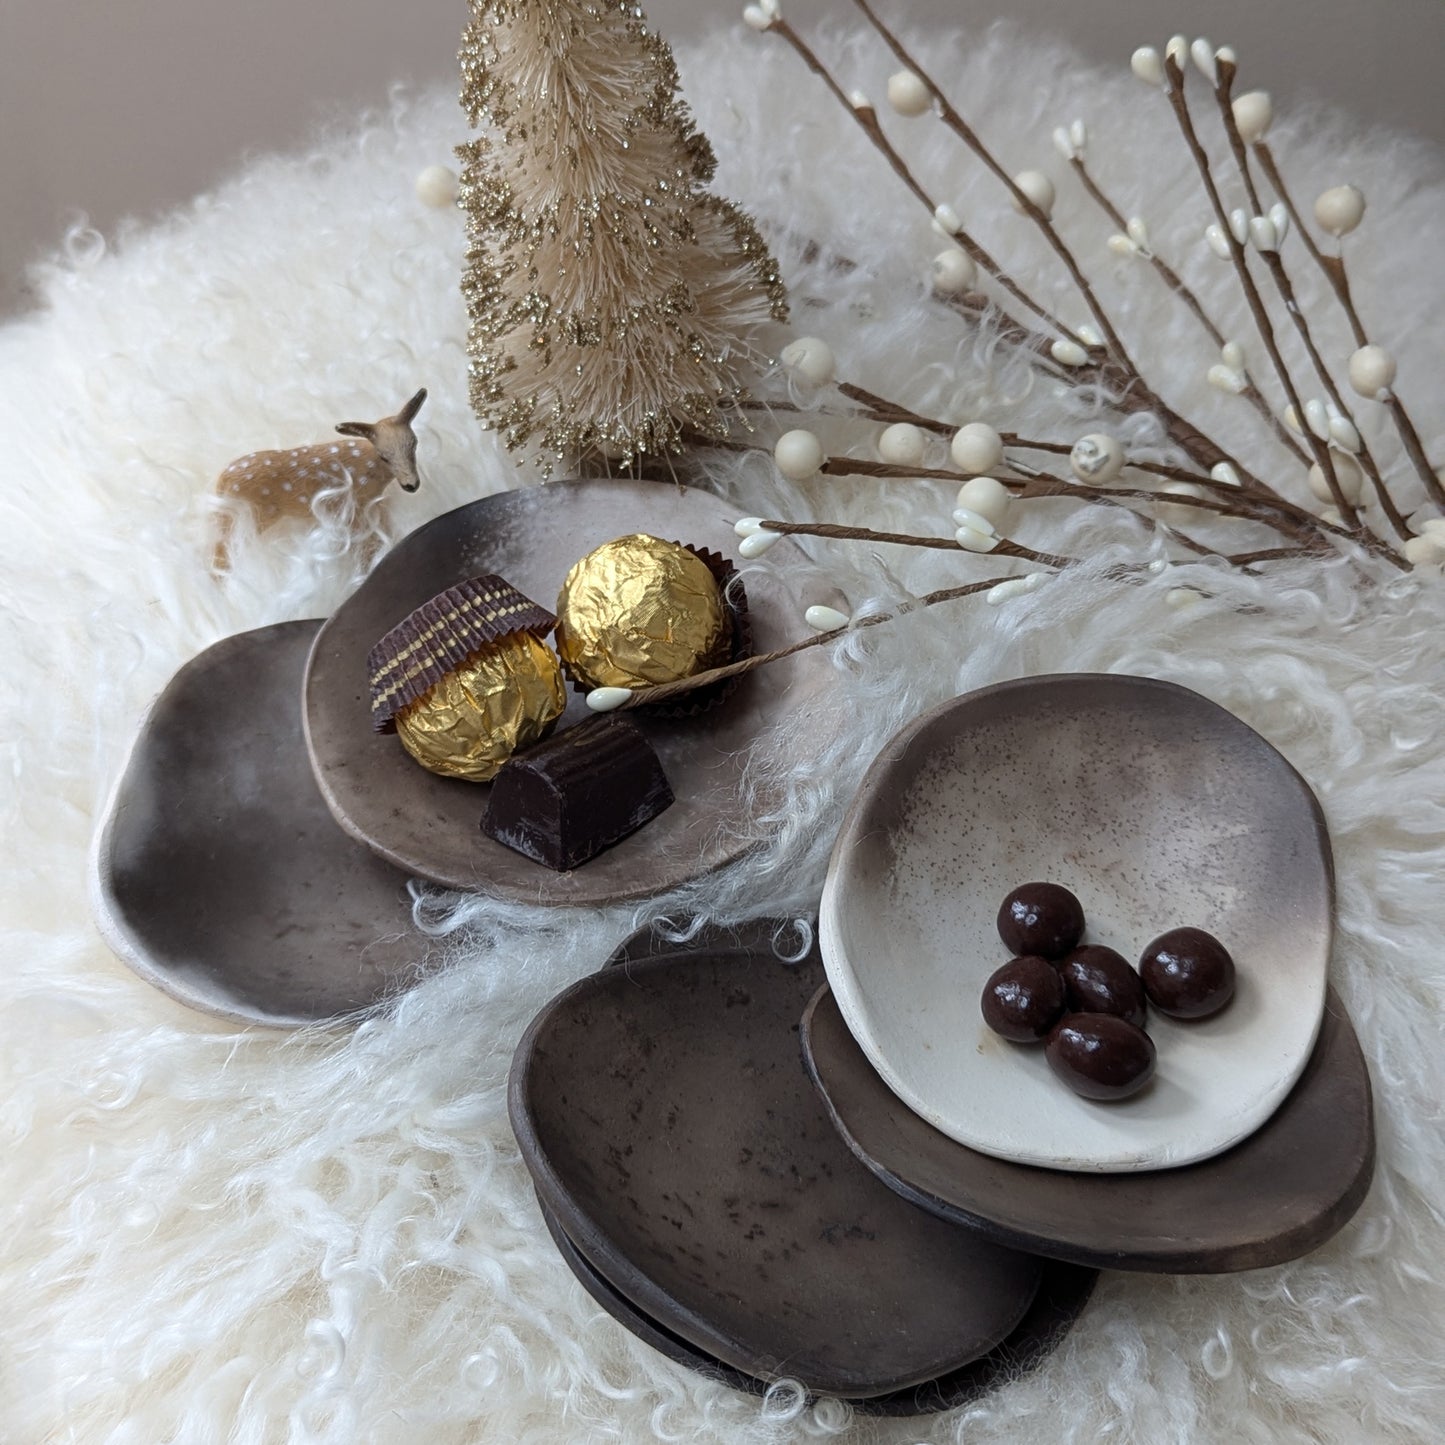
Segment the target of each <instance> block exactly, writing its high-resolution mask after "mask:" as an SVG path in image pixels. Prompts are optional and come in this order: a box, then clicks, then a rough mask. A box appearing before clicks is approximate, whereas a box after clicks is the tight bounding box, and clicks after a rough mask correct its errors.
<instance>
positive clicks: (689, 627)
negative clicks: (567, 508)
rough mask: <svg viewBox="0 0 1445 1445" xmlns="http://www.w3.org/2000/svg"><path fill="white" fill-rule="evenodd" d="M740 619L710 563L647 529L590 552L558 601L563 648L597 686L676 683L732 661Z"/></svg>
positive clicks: (566, 660) (576, 670) (570, 666)
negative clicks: (734, 618)
mask: <svg viewBox="0 0 1445 1445" xmlns="http://www.w3.org/2000/svg"><path fill="white" fill-rule="evenodd" d="M732 636H733V626H732V618H731V615H730V613H729V610H728V606H727V603H726V601H725V600H724V597H723V594H722V589H721V587H720V586H719V582H718V578H717V577H716V576H715V575H714V574H713V571H712V569H711V568H710V567H709V566H708V563H707V561H706V560H705V559H704V558H703V557H701V556H699V555H698V554H697V553H696V552H695V551H694V550H692V549H691V548H689V547H685V546H683V545H682V544H681V543H680V542H668V541H664V540H663V539H662V538H661V537H653V536H650V535H648V534H647V533H645V532H634V533H632V534H630V535H629V536H626V537H617V538H614V539H613V540H612V541H611V542H606V543H604V544H603V545H602V546H600V547H598V548H596V549H594V550H593V551H591V552H589V553H588V554H587V555H586V556H585V557H584V558H582V560H581V561H580V562H578V563H577V564H576V565H575V566H574V567H573V568H572V570H571V571H570V572H568V574H567V577H566V580H565V581H564V582H563V584H562V591H561V593H560V595H559V596H558V598H557V651H558V653H559V654H560V656H561V658H562V663H563V665H564V666H565V667H566V669H567V671H568V673H569V675H570V676H571V677H573V678H574V679H575V680H577V681H579V682H581V683H583V684H584V685H585V686H587V687H589V688H591V687H628V688H636V687H646V686H648V685H650V684H657V683H666V682H676V681H677V680H678V679H679V678H684V677H691V676H692V675H693V674H694V673H697V672H703V671H706V670H707V669H708V668H710V667H716V666H718V665H719V664H720V663H723V662H726V661H727V660H728V656H729V653H730V650H731V645H732Z"/></svg>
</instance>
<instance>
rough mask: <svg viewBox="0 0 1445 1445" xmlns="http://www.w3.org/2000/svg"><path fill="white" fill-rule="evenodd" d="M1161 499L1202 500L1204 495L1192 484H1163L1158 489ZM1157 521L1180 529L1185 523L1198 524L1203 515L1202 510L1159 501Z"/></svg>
mask: <svg viewBox="0 0 1445 1445" xmlns="http://www.w3.org/2000/svg"><path fill="white" fill-rule="evenodd" d="M1159 495H1160V496H1161V497H1166V496H1169V497H1195V498H1202V497H1203V496H1204V493H1203V492H1202V491H1201V490H1200V489H1199V488H1198V487H1196V486H1195V485H1194V483H1193V482H1165V483H1164V485H1163V486H1162V487H1160V488H1159ZM1158 515H1159V520H1160V521H1161V522H1167V523H1169V525H1170V526H1174V527H1182V526H1183V525H1184V524H1185V523H1186V522H1198V521H1201V520H1203V518H1204V516H1205V513H1204V511H1203V509H1202V508H1199V507H1189V506H1184V505H1181V504H1180V503H1178V502H1165V501H1161V502H1160V504H1159V507H1158Z"/></svg>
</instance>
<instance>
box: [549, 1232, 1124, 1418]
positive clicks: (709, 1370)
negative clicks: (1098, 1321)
mask: <svg viewBox="0 0 1445 1445" xmlns="http://www.w3.org/2000/svg"><path fill="white" fill-rule="evenodd" d="M542 1218H543V1219H544V1220H545V1222H546V1225H547V1232H548V1233H549V1234H550V1235H551V1236H552V1241H553V1243H554V1244H555V1245H556V1246H557V1253H558V1254H560V1255H561V1256H562V1258H563V1260H564V1261H565V1262H566V1265H567V1268H568V1269H570V1270H571V1271H572V1273H573V1275H574V1276H575V1277H576V1279H577V1282H578V1283H579V1284H580V1285H581V1286H582V1288H583V1289H585V1290H586V1291H587V1293H588V1294H589V1295H591V1297H592V1298H593V1299H594V1300H595V1301H596V1302H597V1303H598V1304H599V1305H601V1306H602V1308H603V1309H604V1310H606V1311H607V1313H608V1314H609V1315H611V1316H612V1318H613V1319H615V1320H616V1321H617V1322H618V1324H620V1325H622V1327H623V1328H624V1329H626V1330H629V1331H630V1332H631V1333H632V1334H634V1335H636V1336H637V1338H638V1339H640V1340H642V1341H643V1342H644V1343H645V1344H648V1345H651V1346H652V1348H653V1349H654V1350H656V1351H657V1352H658V1353H659V1354H662V1355H666V1356H667V1358H668V1359H669V1360H674V1361H676V1362H677V1363H678V1364H680V1365H686V1366H687V1367H688V1369H690V1370H696V1371H697V1373H698V1374H700V1375H705V1376H707V1378H708V1379H712V1380H717V1381H719V1382H720V1383H722V1384H724V1385H730V1386H731V1387H732V1388H733V1389H734V1390H741V1391H743V1392H745V1393H747V1394H750V1395H761V1394H762V1393H763V1392H764V1391H766V1390H767V1388H768V1382H767V1381H766V1380H758V1379H754V1378H753V1377H752V1376H751V1375H744V1374H743V1373H742V1372H741V1371H739V1370H734V1369H731V1368H730V1367H729V1366H727V1365H724V1364H723V1363H722V1362H721V1361H720V1360H714V1359H712V1358H711V1357H710V1356H708V1355H705V1354H703V1353H702V1351H701V1350H698V1349H696V1348H694V1347H693V1346H692V1345H690V1344H688V1342H687V1341H686V1340H684V1339H683V1338H681V1336H679V1335H675V1334H673V1333H672V1331H671V1330H669V1329H666V1328H665V1327H664V1326H662V1325H660V1324H658V1323H657V1321H656V1320H651V1319H649V1318H648V1317H647V1316H646V1315H644V1314H643V1313H642V1312H641V1311H640V1310H639V1309H638V1308H637V1306H636V1305H634V1304H632V1303H631V1301H630V1300H628V1299H627V1298H626V1297H625V1296H624V1295H621V1294H619V1293H618V1292H617V1291H616V1290H615V1289H613V1288H612V1286H611V1285H610V1284H608V1283H607V1281H606V1280H605V1279H603V1278H602V1276H601V1275H600V1274H598V1273H597V1271H596V1270H595V1269H593V1268H592V1266H591V1265H590V1264H589V1263H588V1262H587V1260H586V1259H585V1258H584V1257H583V1255H582V1253H581V1251H580V1250H578V1248H577V1246H576V1245H575V1244H573V1243H572V1241H571V1240H570V1239H568V1238H567V1234H566V1231H565V1230H563V1228H562V1226H561V1225H560V1224H558V1223H557V1220H556V1217H555V1216H554V1215H553V1214H552V1213H551V1212H550V1211H549V1210H548V1209H547V1208H546V1206H545V1205H543V1206H542ZM1098 1277H1099V1276H1098V1272H1097V1271H1095V1270H1092V1269H1083V1268H1081V1267H1080V1266H1078V1265H1070V1264H1060V1263H1059V1262H1058V1261H1056V1260H1051V1261H1049V1263H1047V1264H1046V1265H1045V1266H1044V1269H1043V1282H1042V1283H1041V1285H1040V1286H1039V1292H1038V1293H1037V1294H1036V1295H1035V1296H1034V1299H1033V1303H1032V1304H1031V1305H1030V1306H1029V1308H1028V1313H1027V1314H1025V1315H1024V1317H1023V1319H1022V1320H1020V1321H1019V1323H1018V1325H1017V1326H1016V1327H1015V1328H1014V1330H1013V1333H1012V1334H1010V1335H1009V1337H1008V1338H1007V1339H1006V1340H1005V1341H1004V1342H1003V1343H1002V1344H1001V1345H998V1346H997V1347H996V1348H994V1349H992V1350H990V1351H989V1352H988V1354H986V1355H984V1356H983V1357H982V1358H981V1359H977V1360H975V1361H974V1362H973V1363H972V1364H969V1365H964V1366H963V1368H962V1369H958V1370H954V1371H953V1372H952V1373H951V1374H947V1375H944V1376H942V1377H941V1378H939V1379H937V1380H927V1381H925V1382H924V1383H923V1384H921V1385H914V1386H911V1387H910V1388H908V1389H906V1390H897V1391H895V1392H894V1393H892V1394H889V1395H875V1396H873V1397H872V1398H871V1399H866V1400H850V1401H849V1402H848V1403H849V1404H850V1405H851V1406H852V1407H853V1410H854V1411H855V1412H856V1413H857V1414H860V1415H893V1416H904V1415H931V1414H937V1413H938V1412H940V1411H943V1410H954V1409H957V1408H958V1406H960V1405H966V1404H968V1403H969V1401H971V1400H976V1399H978V1398H979V1397H980V1396H982V1395H986V1394H987V1393H988V1392H989V1391H990V1390H992V1389H994V1388H996V1387H997V1386H999V1385H1001V1384H1004V1383H1007V1382H1008V1381H1010V1380H1015V1379H1017V1378H1018V1377H1019V1376H1020V1375H1022V1374H1024V1373H1026V1372H1027V1371H1029V1370H1031V1369H1033V1368H1034V1367H1035V1366H1036V1365H1038V1364H1040V1363H1041V1362H1042V1361H1043V1360H1044V1359H1045V1358H1047V1356H1048V1355H1049V1354H1051V1353H1052V1352H1053V1350H1054V1349H1056V1348H1057V1346H1058V1344H1059V1341H1060V1340H1062V1339H1063V1337H1064V1336H1065V1335H1066V1334H1067V1333H1068V1332H1069V1329H1070V1327H1071V1326H1072V1325H1073V1323H1074V1321H1075V1320H1076V1319H1078V1317H1079V1315H1080V1314H1082V1313H1083V1309H1084V1306H1085V1305H1086V1304H1088V1302H1089V1296H1090V1295H1091V1294H1092V1293H1093V1292H1094V1284H1095V1281H1096V1280H1097V1279H1098Z"/></svg>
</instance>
